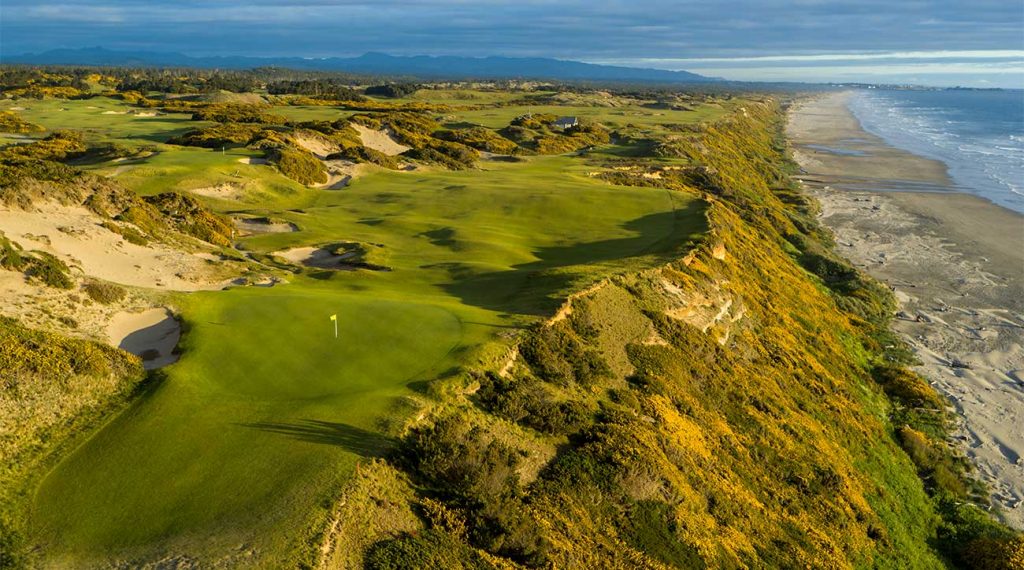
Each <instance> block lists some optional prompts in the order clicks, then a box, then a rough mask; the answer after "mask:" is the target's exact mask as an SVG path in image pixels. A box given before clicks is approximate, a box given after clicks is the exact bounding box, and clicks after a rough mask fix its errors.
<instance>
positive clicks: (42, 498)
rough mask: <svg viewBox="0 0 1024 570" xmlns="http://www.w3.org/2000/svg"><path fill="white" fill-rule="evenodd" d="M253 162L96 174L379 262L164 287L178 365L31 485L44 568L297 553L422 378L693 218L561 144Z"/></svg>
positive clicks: (668, 199)
mask: <svg viewBox="0 0 1024 570" xmlns="http://www.w3.org/2000/svg"><path fill="white" fill-rule="evenodd" d="M115 117H117V120H120V121H128V120H129V119H128V118H127V117H125V116H122V115H117V116H115ZM125 128H126V127H125ZM111 129H112V130H111V133H110V135H111V136H122V135H123V134H127V131H125V130H124V128H122V127H116V126H113V127H111ZM252 155H253V153H252V152H251V151H247V150H244V149H239V150H234V151H230V152H227V153H222V152H220V151H218V150H206V149H196V148H181V147H173V146H168V145H162V146H161V147H160V148H159V152H157V153H156V154H154V155H151V156H149V157H145V158H142V159H136V160H132V161H129V162H128V163H126V164H125V165H124V167H123V168H120V167H119V169H114V168H113V167H112V166H111V165H100V166H99V168H100V169H101V171H105V172H107V173H108V174H112V175H114V176H115V177H116V178H117V179H118V180H119V181H120V182H122V183H123V184H125V185H126V186H128V187H130V188H132V189H134V190H136V191H137V192H139V193H142V194H152V193H156V192H162V191H166V190H172V189H173V190H175V191H182V192H187V191H190V190H192V189H196V188H202V187H206V186H211V185H215V184H221V183H224V182H228V181H231V180H241V186H242V188H243V192H244V194H243V195H242V196H240V197H239V199H238V200H227V199H219V200H216V199H209V198H204V200H206V202H207V203H209V204H210V205H211V206H213V207H214V208H216V209H218V210H220V211H222V212H229V213H232V214H236V215H237V214H246V215H261V216H268V215H269V216H273V217H275V218H280V219H284V220H287V221H289V222H291V223H293V224H295V226H296V227H297V228H298V231H295V232H290V233H276V234H264V235H256V236H251V237H248V238H244V239H243V240H242V247H244V248H246V249H248V250H251V251H254V252H260V253H269V252H274V251H280V250H284V249H287V248H290V247H300V246H317V245H323V244H328V243H334V242H338V241H343V240H348V241H358V242H362V243H367V244H375V245H374V247H376V248H378V251H379V252H380V255H381V257H382V259H385V260H386V265H387V266H388V268H389V269H390V270H389V271H324V270H307V271H304V272H303V273H302V274H298V275H295V276H293V277H292V278H290V279H289V281H290V282H289V283H287V284H283V285H278V286H276V287H272V288H262V287H248V288H242V287H239V288H232V289H230V290H228V291H215V292H203V293H197V294H191V295H177V296H175V297H174V298H173V304H174V305H175V306H176V308H177V309H178V311H179V313H180V315H181V318H182V319H183V321H184V322H185V324H186V330H185V334H184V336H183V341H182V345H181V348H182V357H181V360H180V361H179V362H178V363H176V364H174V365H172V366H170V367H168V368H165V369H163V371H162V372H161V375H160V378H159V379H158V380H156V381H154V382H153V383H152V384H151V386H150V388H149V389H148V391H147V392H146V393H145V394H144V395H143V396H142V397H141V398H140V399H138V400H137V401H136V402H135V403H134V404H133V405H132V406H131V407H130V408H129V409H128V410H127V411H125V412H124V413H122V414H121V415H120V416H118V417H117V418H115V419H114V420H113V421H112V422H111V423H109V424H108V425H106V426H104V427H103V428H102V429H100V430H99V431H98V432H96V433H95V434H94V435H93V436H92V437H91V438H90V439H89V440H88V441H86V442H85V443H84V444H83V445H81V447H79V448H78V449H77V450H76V451H74V452H73V453H72V454H71V455H70V456H68V457H67V458H66V459H65V460H64V461H63V462H62V463H60V464H59V465H58V466H57V467H56V468H55V469H54V470H53V471H52V472H50V473H49V474H48V475H47V476H46V478H45V479H44V480H43V482H42V484H41V485H40V487H39V488H38V490H37V492H36V495H35V501H34V506H33V510H32V518H31V530H32V533H33V535H34V542H35V543H36V544H37V545H38V546H39V547H40V548H41V549H42V551H44V552H46V553H47V557H48V563H50V564H51V565H54V566H77V565H89V564H93V563H96V564H98V563H101V562H104V561H109V560H122V561H129V562H130V561H132V560H151V559H153V558H154V557H157V556H159V555H160V554H161V553H171V552H188V553H190V556H193V557H195V559H197V560H203V561H207V562H211V561H217V560H219V561H221V562H225V559H224V558H223V557H224V556H225V555H224V553H225V552H230V553H234V554H231V555H230V556H232V557H235V558H230V562H228V563H229V564H240V563H253V564H259V565H263V566H269V567H273V566H277V565H280V564H283V563H284V562H285V561H288V560H294V559H295V557H296V556H299V555H300V554H299V553H301V552H304V551H305V550H306V549H308V547H309V543H310V540H312V536H313V535H314V533H315V532H316V529H317V528H319V525H321V524H322V523H323V521H324V517H326V516H327V510H326V509H327V506H328V505H330V504H331V500H332V498H333V497H335V496H336V494H337V493H338V491H339V489H340V488H341V486H342V485H343V483H344V481H345V480H346V478H347V477H348V476H349V475H350V474H351V472H352V470H353V469H355V468H356V465H357V462H358V461H360V460H363V461H365V460H367V459H370V458H373V457H378V456H380V455H381V454H382V453H384V452H385V450H387V449H388V448H389V447H391V446H392V439H391V437H393V429H394V426H396V425H400V423H401V422H402V421H404V419H405V418H407V417H408V415H409V414H411V413H412V412H413V411H414V410H415V409H416V407H417V405H416V404H415V403H414V402H415V399H417V398H423V395H422V394H421V393H419V391H421V390H422V386H425V385H426V383H427V382H429V381H431V380H433V379H436V378H441V377H445V376H450V375H451V374H453V373H455V372H457V371H458V370H460V369H465V367H467V366H471V365H476V364H479V362H480V358H485V357H487V356H486V355H491V356H490V357H489V358H493V355H495V354H500V353H501V352H502V351H503V350H505V348H504V347H505V345H506V344H505V343H507V342H508V341H507V340H504V339H507V338H508V337H507V335H506V336H502V333H507V331H508V330H509V329H510V328H512V329H517V328H521V327H524V326H526V325H528V324H530V323H532V322H536V320H537V319H539V318H543V317H546V316H548V315H550V314H552V313H553V312H554V310H555V309H556V308H557V306H558V305H559V304H560V303H561V301H562V300H563V299H564V298H565V297H566V296H567V295H568V294H569V293H571V292H572V291H574V290H578V289H579V288H582V287H585V286H586V285H588V284H590V283H593V282H595V281H597V280H599V279H601V278H603V277H606V276H608V275H611V274H614V273H617V272H621V271H626V270H631V269H640V268H644V267H648V266H651V265H653V264H655V263H658V262H660V261H664V260H667V259H670V258H674V257H676V256H678V254H679V252H680V251H682V250H683V249H684V248H685V247H686V246H687V244H688V242H689V241H690V240H691V239H692V238H694V237H696V236H698V235H699V234H700V233H701V232H702V231H704V217H703V202H701V201H699V200H697V199H696V198H695V197H692V196H689V195H686V194H682V193H678V192H671V191H668V190H665V189H659V188H643V187H620V186H613V185H609V184H607V183H604V182H601V181H599V180H597V179H595V178H594V177H592V176H591V175H590V174H589V172H590V171H591V170H592V167H590V166H588V165H587V164H585V163H584V162H583V161H581V160H579V159H576V158H573V157H568V156H551V157H531V158H529V159H528V160H526V161H524V162H518V163H509V162H497V161H487V162H482V163H481V164H480V167H479V168H478V169H476V170H469V171H457V172H453V171H444V170H433V169H432V170H428V171H421V172H393V171H373V172H371V173H370V174H368V175H366V176H364V177H362V178H360V179H358V180H356V181H354V182H353V183H352V184H351V186H349V187H347V188H345V189H344V190H340V191H323V190H311V189H307V188H304V187H302V186H300V185H297V184H295V183H294V182H291V181H289V180H288V179H286V178H284V177H282V176H281V175H280V174H279V173H277V172H276V171H275V170H274V169H273V168H271V167H269V166H262V165H242V164H239V163H238V159H239V158H242V157H246V156H252ZM332 314H337V315H338V322H339V329H340V330H339V333H340V334H339V338H337V339H335V338H334V334H333V328H332V327H333V325H332V323H331V321H330V320H329V316H330V315H332ZM389 430H392V431H389ZM218 557H219V558H218ZM248 557H255V558H252V559H250V558H248ZM244 561H248V562H244Z"/></svg>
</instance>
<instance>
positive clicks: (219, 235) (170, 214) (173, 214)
mask: <svg viewBox="0 0 1024 570" xmlns="http://www.w3.org/2000/svg"><path fill="white" fill-rule="evenodd" d="M143 199H144V200H145V202H146V203H147V204H150V205H152V206H153V207H154V208H155V209H156V211H157V212H158V213H159V214H161V215H162V219H164V220H166V221H168V222H169V225H171V226H172V227H173V228H174V229H176V230H178V231H179V232H181V233H183V234H186V235H190V236H192V237H195V238H198V239H201V240H203V241H205V242H209V243H212V244H214V245H219V246H229V245H231V238H232V236H233V235H234V224H232V223H231V220H230V219H228V218H226V217H225V216H222V215H220V214H217V213H215V212H213V211H211V210H209V209H208V208H207V207H206V206H203V204H202V202H200V201H199V200H196V199H195V198H193V197H191V196H186V195H184V194H178V193H177V192H164V193H163V194H157V195H156V196H146V197H145V198H143Z"/></svg>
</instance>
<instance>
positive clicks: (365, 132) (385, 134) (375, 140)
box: [352, 123, 410, 156]
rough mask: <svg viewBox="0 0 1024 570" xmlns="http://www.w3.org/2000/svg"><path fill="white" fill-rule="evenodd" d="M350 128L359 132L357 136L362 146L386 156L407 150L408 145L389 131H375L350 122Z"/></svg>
mask: <svg viewBox="0 0 1024 570" xmlns="http://www.w3.org/2000/svg"><path fill="white" fill-rule="evenodd" d="M352 128H353V129H355V130H356V131H357V132H359V138H360V139H362V141H363V146H365V147H366V148H372V149H373V150H375V151H377V152H382V153H384V154H386V155H388V156H396V155H399V154H402V153H403V152H405V151H407V150H409V148H410V147H407V146H405V145H404V144H402V143H400V142H398V141H396V140H395V139H394V138H393V137H392V136H391V132H390V131H376V130H373V129H369V128H366V127H364V126H362V125H360V124H358V123H352Z"/></svg>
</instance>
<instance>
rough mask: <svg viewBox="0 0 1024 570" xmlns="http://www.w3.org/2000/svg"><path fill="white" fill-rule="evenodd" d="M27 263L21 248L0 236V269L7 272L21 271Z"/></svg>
mask: <svg viewBox="0 0 1024 570" xmlns="http://www.w3.org/2000/svg"><path fill="white" fill-rule="evenodd" d="M27 263H28V259H26V257H25V253H24V251H23V250H22V249H21V246H20V245H18V244H17V243H15V242H13V241H11V240H9V239H7V237H5V236H4V235H3V234H0V267H2V268H4V269H7V270H9V271H21V270H22V269H23V268H24V267H25V265H26V264H27Z"/></svg>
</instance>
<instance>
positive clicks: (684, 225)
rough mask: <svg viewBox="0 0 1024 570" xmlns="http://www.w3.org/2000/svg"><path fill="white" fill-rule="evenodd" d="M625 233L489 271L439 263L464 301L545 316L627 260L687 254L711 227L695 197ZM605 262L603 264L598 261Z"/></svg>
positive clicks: (452, 290)
mask: <svg viewBox="0 0 1024 570" xmlns="http://www.w3.org/2000/svg"><path fill="white" fill-rule="evenodd" d="M620 227H621V228H622V229H625V230H628V231H630V232H633V233H634V235H632V236H630V237H624V238H615V239H606V240H598V241H593V242H586V243H576V244H572V245H567V246H554V247H544V248H541V249H539V250H537V251H535V252H534V255H535V256H536V257H537V260H536V261H533V262H530V263H523V264H520V265H516V266H514V267H512V268H511V269H508V270H505V271H492V272H485V273H478V272H475V271H474V269H473V268H472V267H471V266H469V265H466V264H462V263H458V262H455V263H445V264H435V265H434V266H432V267H438V268H442V269H445V270H446V271H447V272H448V275H449V277H450V278H451V282H450V283H448V284H446V285H444V289H445V290H446V291H448V292H449V293H451V294H453V295H456V296H457V297H458V298H459V299H461V300H462V302H463V303H465V304H467V305H473V306H476V307H481V308H485V309H490V310H494V311H502V312H505V313H513V314H525V315H535V316H544V315H548V314H550V313H551V312H552V311H554V310H555V309H557V307H558V305H559V304H560V303H561V302H562V301H563V299H564V297H565V296H566V295H567V294H568V293H569V292H570V291H571V290H572V289H573V288H574V287H575V286H578V285H580V283H581V282H585V281H588V280H594V278H595V276H597V274H602V275H601V276H603V275H608V274H613V273H616V272H617V271H620V270H623V269H627V268H628V265H627V261H628V260H632V259H635V258H639V257H645V256H650V265H654V264H657V263H664V262H667V261H668V260H670V259H675V258H678V257H681V256H682V253H683V251H684V250H685V248H686V246H687V245H688V244H689V243H690V242H691V241H692V239H693V238H695V237H697V235H698V234H699V233H703V232H704V231H706V230H707V224H706V220H705V218H704V203H703V202H702V201H700V200H691V201H688V202H687V203H686V204H684V205H683V206H682V207H680V208H679V209H676V210H672V211H668V212H660V213H657V214H649V215H647V216H643V217H640V218H637V219H635V220H630V221H628V222H625V223H624V224H622V225H621V226H620ZM595 266H600V267H595Z"/></svg>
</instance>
